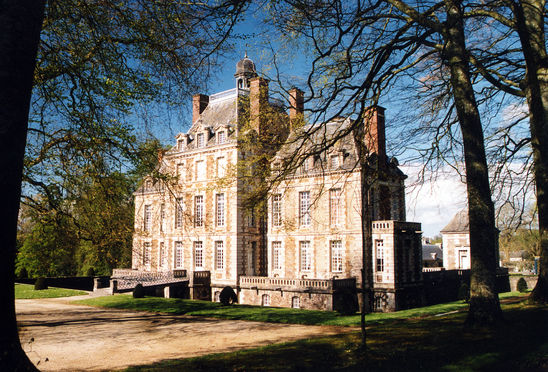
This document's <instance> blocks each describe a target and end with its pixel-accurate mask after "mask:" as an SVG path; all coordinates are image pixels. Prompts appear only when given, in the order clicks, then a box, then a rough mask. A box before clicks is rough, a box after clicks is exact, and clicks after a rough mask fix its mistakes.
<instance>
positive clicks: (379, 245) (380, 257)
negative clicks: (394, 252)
mask: <svg viewBox="0 0 548 372" xmlns="http://www.w3.org/2000/svg"><path fill="white" fill-rule="evenodd" d="M375 249H376V251H377V271H384V241H382V240H375Z"/></svg>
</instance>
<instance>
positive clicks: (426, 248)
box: [422, 244, 443, 261]
mask: <svg viewBox="0 0 548 372" xmlns="http://www.w3.org/2000/svg"><path fill="white" fill-rule="evenodd" d="M432 253H435V254H436V259H439V260H441V259H443V251H442V250H441V248H440V247H439V246H437V245H435V244H423V245H422V260H423V261H429V260H433V259H434V258H432Z"/></svg>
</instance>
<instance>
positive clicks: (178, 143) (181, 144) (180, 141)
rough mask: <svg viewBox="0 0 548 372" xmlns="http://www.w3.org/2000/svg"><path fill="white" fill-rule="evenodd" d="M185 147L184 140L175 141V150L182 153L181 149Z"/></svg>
mask: <svg viewBox="0 0 548 372" xmlns="http://www.w3.org/2000/svg"><path fill="white" fill-rule="evenodd" d="M184 146H185V140H184V139H182V138H181V139H178V140H177V150H179V151H182V150H183V147H184Z"/></svg>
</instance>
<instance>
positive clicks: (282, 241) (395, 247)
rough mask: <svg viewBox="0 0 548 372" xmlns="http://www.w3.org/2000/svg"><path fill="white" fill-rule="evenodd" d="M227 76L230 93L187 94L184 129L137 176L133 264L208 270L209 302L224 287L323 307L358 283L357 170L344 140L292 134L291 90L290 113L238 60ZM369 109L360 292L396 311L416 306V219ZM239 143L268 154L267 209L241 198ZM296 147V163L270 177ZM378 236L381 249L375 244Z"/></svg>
mask: <svg viewBox="0 0 548 372" xmlns="http://www.w3.org/2000/svg"><path fill="white" fill-rule="evenodd" d="M235 78H236V88H235V89H232V90H229V91H225V92H221V93H218V94H215V95H212V96H206V95H202V94H199V95H196V96H194V99H193V124H192V127H191V128H190V130H189V131H188V133H182V134H179V135H178V136H177V137H176V145H175V146H174V147H173V148H172V149H171V150H169V151H168V152H167V153H165V154H163V155H162V156H161V157H160V159H159V165H158V171H159V173H160V174H162V175H163V176H162V177H160V178H158V177H156V178H153V177H147V178H145V179H144V180H143V184H142V186H141V187H140V188H139V189H138V190H137V191H136V192H135V194H134V195H135V233H134V240H133V261H132V269H133V270H134V271H136V272H172V271H174V270H186V272H188V275H189V277H194V274H193V273H197V272H202V271H203V272H209V273H210V275H209V278H210V288H211V298H212V299H213V300H215V299H217V298H218V295H219V293H220V291H221V289H222V288H223V287H224V286H231V287H233V288H234V289H235V290H236V291H237V293H238V296H239V300H240V303H248V304H256V305H259V304H261V305H269V306H285V307H299V308H313V309H327V310H332V309H333V308H334V305H333V304H334V297H335V296H337V293H338V291H341V290H343V289H348V290H350V291H352V292H353V293H355V292H356V285H358V286H359V284H360V278H361V274H360V272H361V268H362V253H361V252H362V233H361V217H360V216H361V210H360V208H359V206H360V205H361V192H360V185H361V172H360V167H359V166H357V165H358V164H359V162H358V156H357V150H356V147H355V145H354V142H353V139H352V136H351V135H348V134H346V135H342V136H340V139H339V140H338V141H337V142H336V143H335V144H334V145H333V146H331V148H330V149H329V150H327V151H321V152H320V153H318V152H317V151H313V150H314V149H313V148H311V147H310V146H314V145H315V144H316V145H317V144H318V143H319V141H320V137H319V134H312V135H311V136H309V137H308V140H307V141H308V142H307V143H309V145H305V144H304V143H299V141H298V139H299V138H300V137H299V135H300V134H303V133H305V132H306V131H307V130H310V128H312V127H311V126H309V125H303V102H304V101H303V95H302V92H300V91H299V90H298V89H293V90H291V91H290V99H289V102H290V106H291V107H290V109H289V115H288V114H286V113H285V112H284V111H283V110H282V107H281V105H280V104H279V102H277V101H275V100H271V99H269V97H268V82H267V81H266V80H263V79H261V78H259V77H257V74H256V72H255V67H254V64H253V62H252V61H251V60H250V59H248V58H247V57H246V58H244V59H243V60H241V61H240V62H238V64H237V71H236V74H235ZM370 113H371V114H372V115H371V116H370V117H369V119H367V121H366V122H365V123H364V127H365V128H368V129H369V130H367V135H365V136H364V140H365V141H366V146H367V147H368V148H369V149H370V150H371V151H372V152H373V153H374V156H373V161H374V162H376V163H375V164H376V169H377V171H376V175H375V179H374V180H372V188H371V192H370V194H371V196H372V210H371V211H370V212H371V215H372V217H373V219H375V220H381V221H375V222H374V224H373V244H374V246H373V250H374V257H373V262H371V265H372V268H373V272H374V275H376V276H375V278H378V279H379V280H377V279H375V280H374V283H371V284H369V286H370V288H369V289H370V290H371V291H373V292H374V293H375V295H374V297H375V301H376V302H375V309H376V310H379V311H383V310H396V309H399V308H404V307H408V306H411V305H413V304H414V303H415V302H416V301H415V302H413V301H411V300H409V299H407V297H409V295H408V294H409V293H411V292H413V291H414V292H413V293H415V294H416V293H418V292H417V291H418V287H419V286H420V283H421V280H422V278H421V265H420V262H421V259H420V254H421V253H420V242H421V236H420V224H416V223H408V222H402V221H405V197H404V195H405V190H404V180H405V178H406V176H405V175H404V174H403V173H402V172H401V171H400V170H399V168H398V166H397V161H395V159H390V160H389V159H388V157H387V156H386V151H385V147H386V146H385V139H384V136H385V134H384V109H383V108H381V107H374V108H371V109H370ZM352 123H353V122H352V121H351V120H350V119H335V120H333V121H332V122H330V123H326V124H325V126H324V128H326V133H324V135H325V134H327V136H337V135H340V133H344V131H345V130H347V129H348V128H349V126H350V125H351V124H352ZM290 128H292V129H291V131H290ZM346 133H348V132H346ZM242 138H248V139H249V138H251V139H252V142H257V143H260V145H259V146H258V147H256V148H255V152H257V149H259V150H258V151H263V152H264V153H265V154H266V155H267V156H266V158H267V159H269V162H270V163H271V166H272V173H271V174H272V177H273V178H274V179H276V182H274V183H273V184H274V187H273V190H272V191H271V192H270V193H269V197H268V200H266V204H267V207H264V210H265V212H266V213H265V214H261V213H258V212H260V211H255V210H253V209H251V208H250V207H249V206H248V204H246V203H244V199H245V198H244V196H245V195H247V194H249V193H250V192H253V187H255V186H254V183H253V182H252V181H253V180H251V179H250V178H249V177H248V175H246V174H245V173H246V171H245V170H242V164H243V162H245V159H246V158H247V157H248V156H249V151H248V150H247V149H246V148H245V146H244V145H243V142H242ZM284 143H285V144H284ZM282 144H283V145H282ZM310 144H311V145H310ZM295 146H297V148H296V147H295ZM295 150H297V152H298V153H299V154H301V155H302V159H301V161H300V163H299V164H298V166H297V167H295V169H293V170H292V171H290V172H286V173H285V175H284V177H277V176H278V175H279V172H278V167H279V164H281V163H284V164H285V163H287V162H286V156H288V155H289V154H292V153H295ZM252 168H253V167H252ZM247 171H249V170H247ZM257 177H260V176H257ZM381 241H382V242H383V244H384V248H383V249H382V250H381V247H380V246H379V245H377V246H375V244H379V242H381ZM378 254H382V255H383V257H382V259H381V257H379V256H376V255H378ZM381 261H382V262H383V264H384V267H382V271H379V270H378V269H379V268H381V267H380V266H378V265H379V263H380V262H381ZM190 286H191V287H192V283H190ZM190 292H191V293H192V289H191V291H190ZM419 297H420V296H419ZM377 298H381V300H377ZM377 305H378V306H377Z"/></svg>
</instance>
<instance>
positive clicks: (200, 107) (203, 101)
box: [192, 94, 209, 124]
mask: <svg viewBox="0 0 548 372" xmlns="http://www.w3.org/2000/svg"><path fill="white" fill-rule="evenodd" d="M208 104H209V96H206V95H205V94H195V95H194V96H192V123H193V124H194V123H195V122H196V120H198V118H199V117H200V114H201V113H202V112H204V110H205V109H206V107H207V105H208Z"/></svg>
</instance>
